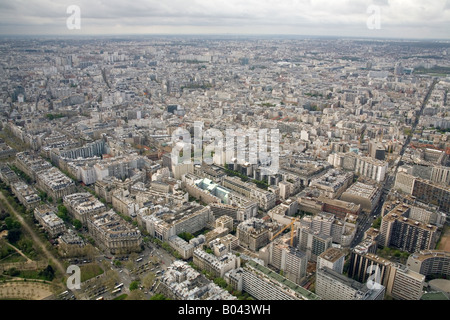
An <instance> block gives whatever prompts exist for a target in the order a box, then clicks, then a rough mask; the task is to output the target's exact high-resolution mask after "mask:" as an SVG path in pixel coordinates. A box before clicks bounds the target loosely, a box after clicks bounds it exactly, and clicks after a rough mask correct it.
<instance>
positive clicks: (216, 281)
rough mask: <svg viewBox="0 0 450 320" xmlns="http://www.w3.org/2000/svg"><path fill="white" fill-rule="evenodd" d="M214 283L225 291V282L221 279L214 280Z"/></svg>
mask: <svg viewBox="0 0 450 320" xmlns="http://www.w3.org/2000/svg"><path fill="white" fill-rule="evenodd" d="M214 283H215V284H217V285H218V286H219V287H221V288H223V289H225V288H226V287H227V282H226V281H225V280H224V279H222V278H220V277H219V278H215V279H214Z"/></svg>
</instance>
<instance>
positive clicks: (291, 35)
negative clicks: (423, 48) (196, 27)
mask: <svg viewBox="0 0 450 320" xmlns="http://www.w3.org/2000/svg"><path fill="white" fill-rule="evenodd" d="M177 36H178V37H198V36H201V37H252V38H258V37H264V38H267V37H284V38H289V37H295V38H329V39H352V40H356V39H363V40H376V41H382V40H390V41H392V40H394V41H404V42H406V41H425V42H426V41H430V42H431V41H445V42H450V38H403V37H395V36H394V37H382V36H356V35H355V36H347V35H345V36H344V35H307V34H289V33H279V34H263V33H261V34H254V33H250V34H246V33H117V34H109V33H99V34H94V33H93V34H75V33H73V34H67V33H65V34H0V38H5V37H21V38H38V37H45V38H83V37H85V38H88V37H103V38H117V37H177Z"/></svg>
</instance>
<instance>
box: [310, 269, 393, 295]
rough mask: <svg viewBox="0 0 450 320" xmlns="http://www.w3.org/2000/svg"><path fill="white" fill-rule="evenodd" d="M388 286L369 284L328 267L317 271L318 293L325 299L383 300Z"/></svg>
mask: <svg viewBox="0 0 450 320" xmlns="http://www.w3.org/2000/svg"><path fill="white" fill-rule="evenodd" d="M385 292H386V288H385V287H384V286H382V285H376V286H373V287H372V286H369V285H367V284H366V283H360V282H358V281H355V280H353V279H350V278H348V277H346V276H344V275H342V274H340V273H338V272H336V271H334V270H332V269H329V268H328V267H323V268H319V269H318V270H317V272H316V294H317V295H319V296H320V297H321V298H322V299H324V300H383V299H384V294H385Z"/></svg>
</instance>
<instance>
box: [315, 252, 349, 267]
mask: <svg viewBox="0 0 450 320" xmlns="http://www.w3.org/2000/svg"><path fill="white" fill-rule="evenodd" d="M344 262H345V253H344V252H343V251H342V250H341V249H338V248H333V247H331V248H328V249H327V250H325V251H324V252H322V253H321V254H320V255H319V256H318V257H317V265H316V269H320V268H323V267H327V268H329V269H331V270H334V271H336V272H337V273H341V274H342V272H343V270H344Z"/></svg>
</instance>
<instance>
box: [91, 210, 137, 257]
mask: <svg viewBox="0 0 450 320" xmlns="http://www.w3.org/2000/svg"><path fill="white" fill-rule="evenodd" d="M87 222H88V230H89V234H90V235H91V236H92V238H94V240H95V242H96V243H97V244H99V245H101V246H102V247H104V248H106V249H108V250H110V251H111V253H113V254H119V253H130V252H133V251H140V250H141V243H142V236H141V233H140V231H139V230H138V229H137V228H135V227H133V226H132V225H131V224H129V223H128V222H126V221H125V220H123V219H122V218H121V217H120V216H119V215H118V214H117V213H115V212H114V211H113V210H110V211H106V212H102V213H98V214H93V215H90V216H89V217H88V218H87Z"/></svg>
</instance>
